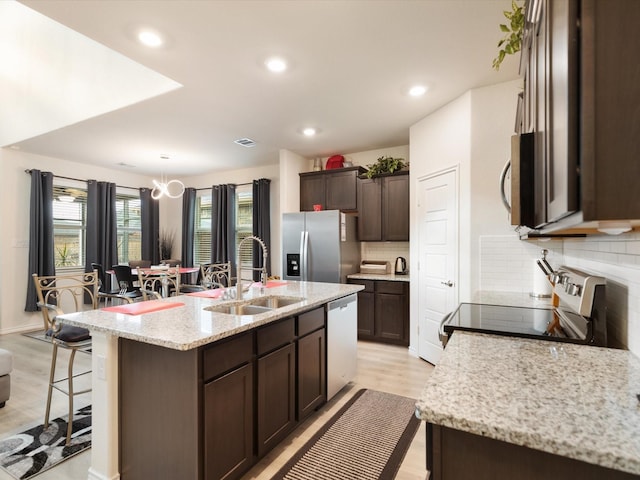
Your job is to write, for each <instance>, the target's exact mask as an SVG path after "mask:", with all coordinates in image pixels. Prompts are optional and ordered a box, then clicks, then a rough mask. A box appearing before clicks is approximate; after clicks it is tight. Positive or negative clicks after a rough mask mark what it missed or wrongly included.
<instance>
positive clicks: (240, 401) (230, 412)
mask: <svg viewBox="0 0 640 480" xmlns="http://www.w3.org/2000/svg"><path fill="white" fill-rule="evenodd" d="M253 392H254V390H253V364H252V363H251V364H247V365H244V366H242V367H240V368H238V369H236V370H234V371H232V372H230V373H227V374H226V375H223V376H222V377H220V378H217V379H215V380H213V381H211V382H209V383H207V384H206V385H205V386H204V405H205V408H204V451H205V452H206V455H205V456H204V472H205V477H204V478H205V479H222V478H236V477H238V476H240V475H241V474H242V473H243V472H246V471H247V470H248V469H249V467H250V466H251V465H252V464H253V436H254V426H253V425H254V422H253V419H254V416H253Z"/></svg>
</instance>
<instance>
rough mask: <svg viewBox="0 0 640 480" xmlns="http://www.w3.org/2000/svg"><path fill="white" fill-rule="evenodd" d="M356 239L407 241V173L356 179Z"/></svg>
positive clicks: (366, 240)
mask: <svg viewBox="0 0 640 480" xmlns="http://www.w3.org/2000/svg"><path fill="white" fill-rule="evenodd" d="M358 240H360V241H363V242H401V241H409V172H408V171H402V172H398V173H396V174H393V175H384V176H379V177H376V178H360V179H359V180H358Z"/></svg>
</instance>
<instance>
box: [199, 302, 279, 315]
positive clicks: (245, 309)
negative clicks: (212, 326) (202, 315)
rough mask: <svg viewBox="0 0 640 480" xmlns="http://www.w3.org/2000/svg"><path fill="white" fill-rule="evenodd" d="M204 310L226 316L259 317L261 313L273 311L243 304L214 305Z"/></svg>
mask: <svg viewBox="0 0 640 480" xmlns="http://www.w3.org/2000/svg"><path fill="white" fill-rule="evenodd" d="M205 310H208V311H210V312H214V313H224V314H227V315H260V314H261V313H266V312H269V311H271V310H273V309H272V308H269V307H263V306H260V305H251V304H247V303H243V304H240V305H214V306H211V307H205Z"/></svg>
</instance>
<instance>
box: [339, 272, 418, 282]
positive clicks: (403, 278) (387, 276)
mask: <svg viewBox="0 0 640 480" xmlns="http://www.w3.org/2000/svg"><path fill="white" fill-rule="evenodd" d="M347 278H352V279H354V280H387V281H390V282H409V281H410V277H409V274H408V273H407V274H405V275H396V274H395V273H352V274H351V275H347Z"/></svg>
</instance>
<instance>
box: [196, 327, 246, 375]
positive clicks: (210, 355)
mask: <svg viewBox="0 0 640 480" xmlns="http://www.w3.org/2000/svg"><path fill="white" fill-rule="evenodd" d="M252 357H253V335H252V334H251V333H242V334H240V335H238V336H236V337H232V338H230V339H228V340H222V341H221V342H217V343H215V344H213V345H212V346H211V347H209V348H207V349H206V350H205V351H204V360H203V363H204V365H203V372H204V374H203V375H204V381H205V382H206V381H208V380H210V379H211V378H213V377H217V376H218V375H221V374H223V373H225V372H228V371H230V370H232V369H234V368H237V367H239V366H240V365H242V364H244V363H247V362H249V361H251V358H252Z"/></svg>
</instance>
